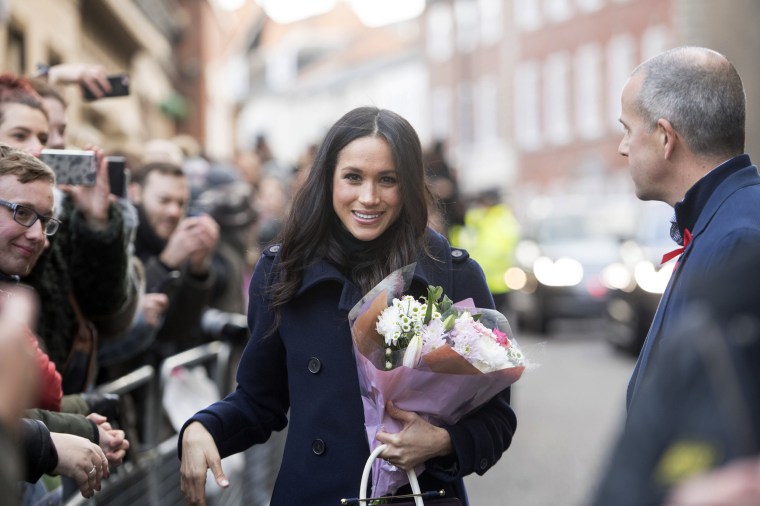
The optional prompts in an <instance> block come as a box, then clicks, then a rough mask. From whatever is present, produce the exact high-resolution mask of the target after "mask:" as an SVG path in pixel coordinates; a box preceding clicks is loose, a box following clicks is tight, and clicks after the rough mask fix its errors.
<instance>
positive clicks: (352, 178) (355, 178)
mask: <svg viewBox="0 0 760 506" xmlns="http://www.w3.org/2000/svg"><path fill="white" fill-rule="evenodd" d="M343 177H344V178H345V179H347V180H348V181H360V180H361V178H360V177H359V174H354V173H348V174H346V175H345V176H343Z"/></svg>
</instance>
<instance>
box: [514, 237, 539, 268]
mask: <svg viewBox="0 0 760 506" xmlns="http://www.w3.org/2000/svg"><path fill="white" fill-rule="evenodd" d="M540 254H541V249H540V248H539V247H538V244H536V243H535V242H534V241H528V240H525V241H520V242H518V243H517V246H515V259H516V260H517V263H518V264H520V265H525V266H529V265H533V262H535V261H536V259H537V258H538V256H539V255H540Z"/></svg>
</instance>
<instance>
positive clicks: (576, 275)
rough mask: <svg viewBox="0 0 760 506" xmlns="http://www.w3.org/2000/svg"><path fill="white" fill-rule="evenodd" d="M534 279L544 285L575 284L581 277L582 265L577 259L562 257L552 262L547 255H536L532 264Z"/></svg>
mask: <svg viewBox="0 0 760 506" xmlns="http://www.w3.org/2000/svg"><path fill="white" fill-rule="evenodd" d="M533 272H534V274H535V275H536V279H538V281H539V282H541V283H543V284H544V285H546V286H575V285H577V284H578V283H580V282H581V280H582V279H583V266H582V265H581V263H580V262H579V261H577V260H573V259H572V258H567V257H562V258H559V259H558V260H557V261H556V262H553V261H552V259H551V258H549V257H538V258H537V259H536V261H535V263H534V264H533Z"/></svg>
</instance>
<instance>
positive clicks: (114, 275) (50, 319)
mask: <svg viewBox="0 0 760 506" xmlns="http://www.w3.org/2000/svg"><path fill="white" fill-rule="evenodd" d="M50 239H51V240H50V247H49V248H48V249H47V250H45V252H44V253H43V254H42V255H41V257H40V259H39V260H38V261H37V264H36V265H35V267H34V269H32V272H31V273H30V274H29V276H27V277H26V278H24V279H23V281H24V282H25V283H27V284H29V285H31V286H33V287H34V288H35V290H36V291H37V293H38V295H39V298H40V313H39V318H38V323H37V329H36V331H37V336H38V337H39V338H40V341H41V342H42V344H43V346H44V348H45V351H46V352H47V353H48V355H49V356H50V359H51V360H52V361H53V362H54V363H55V364H56V367H57V368H58V371H59V372H60V373H61V376H62V379H63V392H64V394H70V393H77V392H81V391H82V389H83V388H84V386H85V379H86V378H85V377H84V374H82V372H83V371H76V372H74V371H72V370H70V369H67V367H66V361H67V359H68V357H69V353H70V351H71V348H72V344H73V342H74V339H75V336H76V335H77V333H78V332H79V329H80V324H79V321H78V320H77V317H76V313H75V310H74V307H73V306H72V303H71V301H70V299H69V296H70V294H72V295H73V296H74V299H75V300H76V302H77V304H78V305H79V308H80V309H81V312H82V314H83V316H84V318H86V319H87V320H90V321H93V322H94V321H97V320H99V319H107V318H109V317H111V316H114V315H119V314H120V311H122V309H123V308H124V307H125V306H127V305H128V304H129V298H130V294H132V291H131V290H130V282H129V276H128V263H129V262H128V253H127V236H126V234H125V232H124V226H123V223H122V217H121V211H120V210H119V209H118V208H117V207H116V206H114V205H111V207H110V210H109V221H108V228H106V230H103V231H97V230H93V229H91V228H90V227H89V226H88V225H87V223H86V220H85V218H84V216H83V215H82V214H81V213H80V212H79V211H78V210H75V209H73V208H72V205H71V204H70V203H68V201H66V204H65V206H64V210H63V212H62V214H61V227H60V228H59V230H58V232H56V234H55V235H54V236H52V237H51V238H50ZM132 295H133V294H132ZM131 319H132V316H131V315H125V316H124V321H123V325H122V326H123V328H124V329H126V328H127V327H128V326H129V323H130V322H131Z"/></svg>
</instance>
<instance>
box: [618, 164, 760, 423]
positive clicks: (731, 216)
mask: <svg viewBox="0 0 760 506" xmlns="http://www.w3.org/2000/svg"><path fill="white" fill-rule="evenodd" d="M676 218H677V223H678V225H679V227H680V228H681V229H683V228H688V229H689V230H691V234H692V241H691V243H690V244H689V245H688V246H687V247H686V249H685V251H684V252H683V254H682V255H681V257H680V258H679V260H678V267H677V268H676V269H675V271H674V272H673V276H672V277H671V278H670V282H669V283H668V287H667V288H666V290H665V293H663V295H662V300H661V301H660V305H659V307H658V308H657V313H656V314H655V317H654V321H653V322H652V326H651V328H650V329H649V333H648V334H647V339H646V341H645V343H644V347H643V349H642V351H641V355H640V356H639V360H638V362H637V363H636V368H635V369H634V371H633V375H632V376H631V380H630V382H629V384H628V395H627V401H626V405H627V407H628V410H629V412H630V410H631V408H632V405H633V399H634V398H635V394H636V390H637V385H638V384H640V383H641V381H642V378H643V377H644V373H645V372H646V368H647V365H648V363H649V361H650V359H651V356H652V354H653V353H655V352H656V350H657V348H658V346H659V345H660V342H661V341H662V340H665V339H668V337H669V336H670V335H672V334H674V332H675V328H676V327H677V325H679V323H680V321H679V320H680V318H681V316H682V315H683V313H684V311H685V309H686V307H687V306H688V304H689V302H690V301H691V300H692V293H693V285H694V283H695V282H698V281H699V280H701V279H703V278H705V276H707V274H709V273H711V272H713V271H715V270H716V269H718V268H721V267H725V266H726V265H728V264H729V263H731V262H735V261H736V258H737V257H740V256H741V254H742V253H743V252H744V251H746V250H747V249H748V248H750V247H752V248H756V247H757V246H758V245H760V175H758V172H757V167H755V166H754V165H752V162H751V161H750V159H749V156H747V155H741V156H737V157H735V158H733V159H731V160H729V161H727V162H725V163H724V164H721V165H720V166H719V167H716V168H715V169H713V171H711V172H710V173H709V174H707V175H706V176H704V177H703V178H702V179H701V180H700V181H698V182H697V184H695V185H694V187H692V188H691V189H690V190H689V191H688V192H687V193H686V196H685V197H684V200H683V201H682V202H680V203H678V204H676Z"/></svg>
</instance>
